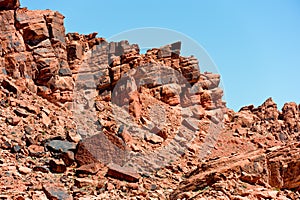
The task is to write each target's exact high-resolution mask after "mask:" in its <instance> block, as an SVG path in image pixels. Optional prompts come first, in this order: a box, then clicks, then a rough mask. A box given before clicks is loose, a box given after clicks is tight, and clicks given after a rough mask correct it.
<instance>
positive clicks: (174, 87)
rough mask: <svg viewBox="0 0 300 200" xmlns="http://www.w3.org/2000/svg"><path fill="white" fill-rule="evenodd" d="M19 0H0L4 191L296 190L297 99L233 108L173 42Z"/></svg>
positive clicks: (143, 195)
mask: <svg viewBox="0 0 300 200" xmlns="http://www.w3.org/2000/svg"><path fill="white" fill-rule="evenodd" d="M19 6H20V5H19V1H18V0H4V1H1V2H0V42H1V43H0V44H1V45H0V121H1V123H0V131H1V135H0V182H1V183H3V184H1V185H0V193H1V198H4V199H46V198H48V199H73V198H74V199H82V198H85V199H107V198H111V199H129V198H133V199H135V198H140V199H168V198H169V199H178V198H180V199H184V198H186V199H201V198H202V199H216V198H222V199H287V198H289V199H299V198H300V193H299V189H300V180H299V177H300V174H299V167H300V164H299V158H300V157H299V140H300V136H299V128H300V119H299V115H300V114H299V113H300V105H297V104H296V103H286V104H285V105H284V107H283V108H282V110H281V111H279V110H278V108H277V105H276V103H274V102H273V100H272V99H271V98H270V99H268V100H266V102H264V103H263V104H262V105H261V106H259V107H257V108H255V107H254V106H251V105H250V106H245V107H243V108H242V109H241V110H240V111H239V112H234V111H232V110H230V109H227V108H226V106H225V103H224V102H223V101H222V96H223V91H222V89H221V88H220V87H219V83H220V75H218V74H212V73H207V72H205V73H201V72H200V69H199V62H198V60H197V58H195V57H193V56H190V57H185V56H182V55H180V49H181V43H180V42H176V43H173V44H169V45H166V46H163V47H160V48H154V49H149V50H148V51H147V52H146V53H145V54H140V50H139V47H138V45H136V44H129V42H128V41H121V42H107V41H105V39H103V38H97V37H96V36H97V33H92V34H89V35H80V34H78V33H69V34H67V35H65V29H64V26H63V19H64V17H63V16H62V15H61V14H60V13H58V12H54V11H50V10H46V11H40V10H39V11H30V10H27V9H25V8H19ZM70 102H73V105H72V106H73V107H72V106H71V104H70ZM53 103H54V104H53ZM71 111H73V112H71ZM100 133H101V134H100Z"/></svg>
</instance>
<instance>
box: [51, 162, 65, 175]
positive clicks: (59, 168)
mask: <svg viewBox="0 0 300 200" xmlns="http://www.w3.org/2000/svg"><path fill="white" fill-rule="evenodd" d="M49 166H50V170H51V171H52V172H54V173H64V172H65V171H66V170H67V167H66V165H65V163H64V162H63V161H62V160H54V159H52V160H50V162H49Z"/></svg>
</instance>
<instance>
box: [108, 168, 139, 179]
mask: <svg viewBox="0 0 300 200" xmlns="http://www.w3.org/2000/svg"><path fill="white" fill-rule="evenodd" d="M107 175H108V176H110V177H113V178H116V179H120V180H125V181H128V182H137V181H138V180H139V179H140V175H139V174H138V173H137V172H135V171H133V169H131V168H128V167H121V166H119V165H117V164H109V165H108V171H107Z"/></svg>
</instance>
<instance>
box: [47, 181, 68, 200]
mask: <svg viewBox="0 0 300 200" xmlns="http://www.w3.org/2000/svg"><path fill="white" fill-rule="evenodd" d="M43 191H44V192H45V194H46V196H47V197H48V199H50V200H72V199H73V198H72V197H71V196H70V195H69V194H68V192H67V191H66V190H65V189H64V188H62V187H59V186H56V185H49V184H47V185H43Z"/></svg>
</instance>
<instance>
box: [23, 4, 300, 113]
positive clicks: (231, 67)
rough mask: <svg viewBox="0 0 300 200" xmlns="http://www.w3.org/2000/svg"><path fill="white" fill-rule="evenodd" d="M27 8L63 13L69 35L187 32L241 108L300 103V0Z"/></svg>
mask: <svg viewBox="0 0 300 200" xmlns="http://www.w3.org/2000/svg"><path fill="white" fill-rule="evenodd" d="M21 5H22V7H28V8H29V9H47V8H48V9H51V10H57V11H59V12H61V13H62V14H64V15H65V16H66V19H65V26H66V30H67V32H79V33H91V32H98V33H99V35H98V36H101V37H105V38H110V37H112V36H113V35H116V34H119V33H120V32H123V31H127V30H131V29H135V28H143V27H161V28H167V29H172V30H174V31H178V32H181V33H183V34H185V35H187V36H188V37H191V38H193V39H194V40H195V41H196V42H197V43H199V44H200V45H202V47H203V48H204V49H205V50H206V51H207V52H208V54H209V55H210V56H211V58H212V59H213V61H214V63H215V64H216V65H217V67H218V71H219V73H220V74H221V76H222V81H223V85H224V88H225V94H226V97H225V98H226V101H227V105H228V107H230V108H233V109H234V110H238V109H239V108H240V107H241V106H244V105H249V104H254V105H256V106H258V105H260V104H262V103H263V102H264V100H265V99H267V98H268V97H273V99H274V100H275V102H277V103H278V106H279V108H281V107H282V106H283V104H284V102H290V101H295V102H297V103H298V104H299V103H300V92H299V88H300V78H299V76H300V1H299V0H284V1H283V0H235V1H233V0H226V1H225V0H218V1H217V0H207V1H202V0H185V1H176V0H173V1H171V0H148V1H147V0H144V1H140V0H139V1H137V0H129V1H123V0H119V1H117V0H105V1H103V0H85V1H78V0H63V1H61V0H21ZM200 63H201V60H200Z"/></svg>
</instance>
